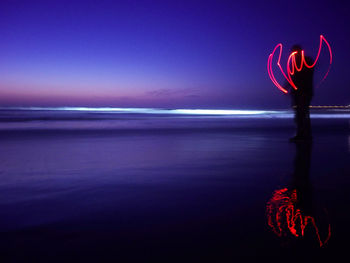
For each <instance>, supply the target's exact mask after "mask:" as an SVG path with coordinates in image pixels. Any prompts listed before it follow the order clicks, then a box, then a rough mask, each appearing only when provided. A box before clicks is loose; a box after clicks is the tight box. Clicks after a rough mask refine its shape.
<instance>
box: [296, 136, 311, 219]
mask: <svg viewBox="0 0 350 263" xmlns="http://www.w3.org/2000/svg"><path fill="white" fill-rule="evenodd" d="M295 147H296V154H295V159H294V171H293V182H292V187H293V188H294V189H295V190H296V192H297V193H298V203H297V206H298V208H300V209H301V210H302V211H303V212H304V213H306V214H310V213H311V210H312V209H311V207H312V205H311V203H312V201H311V184H310V163H311V152H312V142H298V141H297V142H295Z"/></svg>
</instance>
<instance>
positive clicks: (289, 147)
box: [0, 107, 350, 262]
mask: <svg viewBox="0 0 350 263" xmlns="http://www.w3.org/2000/svg"><path fill="white" fill-rule="evenodd" d="M311 118H312V130H313V136H314V138H313V141H312V143H301V144H300V143H290V142H288V138H289V137H291V136H292V135H293V133H294V123H293V112H291V111H290V110H208V109H207V110H203V109H145V108H143V109H140V108H128V109H126V108H82V107H75V108H74V107H62V108H38V107H36V108H20V107H17V108H1V109H0V259H2V260H3V261H1V262H63V261H75V262H80V261H82V262H105V261H108V262H206V261H207V262H236V261H237V259H246V260H248V259H252V260H256V259H262V258H268V259H278V260H283V259H284V258H286V259H287V258H288V255H290V254H291V251H293V255H295V256H298V257H299V258H300V257H307V256H310V257H317V258H318V259H319V260H320V261H322V260H326V259H328V258H335V257H336V256H337V255H346V252H347V245H348V236H349V234H350V233H349V232H350V230H349V228H348V222H349V220H350V214H349V212H348V210H349V201H350V193H349V187H350V177H349V175H350V162H349V161H350V160H349V157H350V125H349V124H350V122H349V120H350V110H331V109H329V110H313V111H312V112H311Z"/></svg>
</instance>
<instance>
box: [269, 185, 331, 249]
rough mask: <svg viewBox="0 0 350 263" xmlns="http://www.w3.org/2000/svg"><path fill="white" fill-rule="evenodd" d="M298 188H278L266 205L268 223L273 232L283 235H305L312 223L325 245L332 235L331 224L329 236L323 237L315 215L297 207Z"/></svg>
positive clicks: (320, 242) (320, 240)
mask: <svg viewBox="0 0 350 263" xmlns="http://www.w3.org/2000/svg"><path fill="white" fill-rule="evenodd" d="M297 198H298V196H297V190H295V189H294V190H292V191H289V190H288V189H287V188H283V189H280V190H276V191H275V192H274V194H273V196H272V198H271V199H270V200H269V202H268V203H267V206H266V213H267V220H268V225H269V226H270V227H271V229H272V230H273V232H274V233H275V234H276V235H277V236H279V237H281V236H282V235H285V236H286V235H287V234H288V233H290V234H292V235H293V236H295V237H303V236H304V234H305V228H306V227H307V226H308V225H310V226H311V227H313V228H314V230H315V233H316V236H317V239H318V242H319V245H320V247H322V246H324V245H325V244H326V243H327V242H328V240H329V238H330V236H331V226H330V225H328V233H327V237H326V238H325V239H324V240H323V239H322V238H321V235H320V232H319V229H318V227H317V226H316V223H315V218H314V217H313V216H306V215H303V212H302V211H301V210H300V209H298V208H296V203H297V200H298V199H297Z"/></svg>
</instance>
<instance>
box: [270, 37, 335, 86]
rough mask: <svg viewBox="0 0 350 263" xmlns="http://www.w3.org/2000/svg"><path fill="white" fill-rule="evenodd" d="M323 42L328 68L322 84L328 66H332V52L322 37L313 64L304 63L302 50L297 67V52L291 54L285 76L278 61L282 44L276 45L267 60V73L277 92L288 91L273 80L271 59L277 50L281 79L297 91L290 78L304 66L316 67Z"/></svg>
mask: <svg viewBox="0 0 350 263" xmlns="http://www.w3.org/2000/svg"><path fill="white" fill-rule="evenodd" d="M323 42H324V43H325V44H326V46H327V48H328V51H329V67H328V70H327V72H326V74H325V76H324V77H323V79H322V80H321V82H322V81H323V80H324V79H325V78H326V77H327V75H328V72H329V70H330V66H331V64H332V50H331V46H330V45H329V43H328V41H327V40H326V39H325V37H324V36H322V35H321V36H320V46H319V48H318V53H317V56H316V59H315V61H314V63H313V64H311V65H308V64H307V63H306V60H305V54H304V50H302V51H301V54H300V55H301V62H300V65H299V66H298V65H297V62H296V59H295V56H296V55H297V53H298V52H297V51H295V52H292V53H291V54H290V55H289V57H288V60H287V74H286V73H285V72H284V71H283V69H282V66H281V63H280V61H281V55H282V44H281V43H280V44H277V45H276V47H275V48H274V50H273V51H272V53H271V54H270V55H269V58H268V60H267V72H268V73H269V77H270V79H271V80H272V82H273V84H275V85H276V87H277V88H278V89H279V90H281V91H282V92H284V93H288V91H287V90H286V89H285V88H283V87H282V86H281V85H280V84H279V83H278V82H277V80H276V78H275V75H274V74H273V70H272V59H273V56H274V54H275V52H276V51H277V49H279V55H278V60H277V66H278V68H279V69H280V70H281V72H282V75H283V77H284V78H285V79H286V80H287V81H288V83H289V84H290V85H291V86H292V87H293V88H294V89H298V87H297V86H295V84H294V82H293V80H292V77H291V76H292V75H294V73H295V70H297V71H301V70H302V69H303V67H304V66H305V67H307V68H313V67H314V66H315V65H316V63H317V61H318V59H319V57H320V53H321V49H322V43H323Z"/></svg>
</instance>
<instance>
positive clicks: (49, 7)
mask: <svg viewBox="0 0 350 263" xmlns="http://www.w3.org/2000/svg"><path fill="white" fill-rule="evenodd" d="M282 2H283V4H281V3H282ZM349 7H350V3H349V1H271V2H269V1H232V0H231V1H219V0H215V1H203V0H202V1H190V0H186V1H181V0H177V1H166V0H162V1H143V0H139V1H136V0H135V1H118V0H116V1H102V0H97V1H89V0H84V1H74V0H71V1H64V0H59V1H54V0H45V1H34V0H31V1H15V0H13V1H11V0H1V1H0V106H32V105H33V106H116V107H166V108H171V107H187V108H256V109H258V108H286V107H289V106H290V101H289V98H288V96H287V95H284V94H282V92H280V91H279V90H278V89H277V88H276V87H275V86H274V85H273V84H272V82H271V80H270V79H269V77H268V74H267V70H266V63H267V58H268V55H269V54H270V53H271V51H272V49H273V48H274V47H275V45H276V44H278V43H280V42H281V43H283V44H284V45H285V46H284V47H285V49H284V51H285V52H284V53H283V55H284V57H287V55H288V54H287V53H288V52H289V50H290V47H291V46H292V45H293V44H301V45H302V46H303V47H304V49H305V52H306V53H307V54H308V55H310V56H311V57H315V56H316V54H317V50H318V45H319V36H320V34H323V35H324V36H325V37H326V39H327V40H328V42H329V43H330V45H331V47H332V50H333V65H332V68H331V71H330V73H329V76H328V78H327V79H326V80H325V82H324V83H323V84H322V85H321V86H320V87H319V88H317V89H316V90H315V97H314V101H313V103H312V104H314V105H320V104H321V105H329V104H350V93H349V88H350V85H349V84H350V81H349V76H350V67H349V61H350V19H349V13H350V8H349ZM324 50H326V49H324ZM327 59H328V57H327V53H326V52H324V53H322V54H321V59H320V63H319V64H318V65H317V70H316V74H315V82H316V83H317V82H318V81H319V80H320V79H322V74H324V72H325V71H326V70H327ZM274 69H275V72H276V76H279V75H278V74H277V73H278V71H277V67H276V68H274ZM280 80H281V82H283V81H282V79H280Z"/></svg>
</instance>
